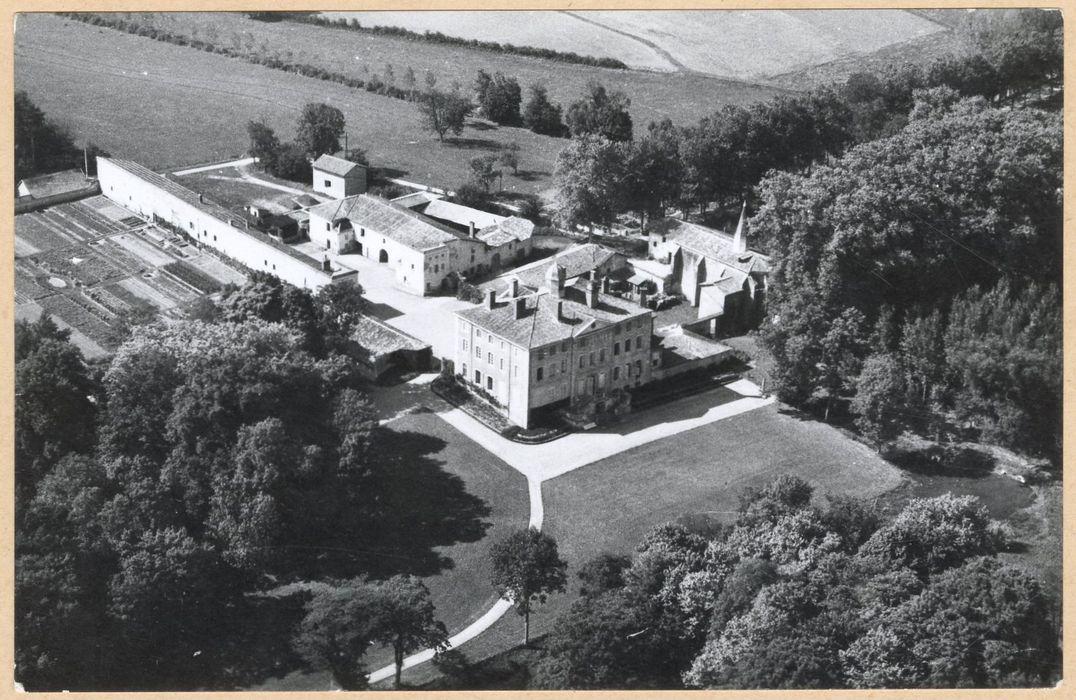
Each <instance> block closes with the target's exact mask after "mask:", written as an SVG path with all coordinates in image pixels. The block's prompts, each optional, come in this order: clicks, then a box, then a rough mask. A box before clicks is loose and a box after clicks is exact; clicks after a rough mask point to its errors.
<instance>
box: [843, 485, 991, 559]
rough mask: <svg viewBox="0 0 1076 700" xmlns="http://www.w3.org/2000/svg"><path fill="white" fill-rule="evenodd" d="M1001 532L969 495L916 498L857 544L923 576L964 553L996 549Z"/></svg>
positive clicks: (867, 554) (872, 554)
mask: <svg viewBox="0 0 1076 700" xmlns="http://www.w3.org/2000/svg"><path fill="white" fill-rule="evenodd" d="M1003 544H1004V537H1003V535H1002V534H1001V532H1000V531H999V530H998V529H997V528H996V526H995V524H994V523H993V521H991V520H990V517H989V515H988V513H987V511H986V508H984V507H983V505H982V504H981V503H980V502H979V499H978V498H975V497H974V496H960V497H957V496H954V495H952V494H945V495H943V496H938V497H936V498H917V499H913V500H911V501H909V502H908V505H906V506H905V507H904V510H902V511H901V512H900V514H899V515H898V516H897V517H896V518H895V519H894V520H893V521H892V522H891V523H889V524H887V525H885V526H884V527H882V528H881V529H879V530H878V531H877V532H875V533H874V534H873V535H872V536H871V538H870V539H869V540H867V541H866V542H865V543H864V544H863V547H862V548H861V549H860V554H861V555H862V556H865V557H874V558H877V559H879V560H880V561H882V562H884V563H885V564H886V565H887V566H896V567H900V566H906V567H908V568H909V569H911V570H912V571H914V572H916V573H917V574H919V576H920V577H921V578H926V577H927V576H929V575H931V574H935V573H938V572H939V571H943V570H945V569H949V568H952V567H954V566H958V565H960V564H961V563H962V562H964V561H966V560H967V559H970V558H973V557H977V556H983V555H990V554H996V553H997V552H998V551H999V550H1000V549H1001V547H1002V546H1003Z"/></svg>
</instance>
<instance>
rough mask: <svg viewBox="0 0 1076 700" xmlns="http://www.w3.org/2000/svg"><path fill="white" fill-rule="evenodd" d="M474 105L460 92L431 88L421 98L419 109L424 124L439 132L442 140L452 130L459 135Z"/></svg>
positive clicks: (429, 129)
mask: <svg viewBox="0 0 1076 700" xmlns="http://www.w3.org/2000/svg"><path fill="white" fill-rule="evenodd" d="M473 109H474V105H473V104H471V101H470V100H468V99H467V98H466V97H464V96H462V95H460V94H459V93H458V92H456V91H453V92H444V91H442V90H437V89H434V88H431V89H429V90H427V91H426V92H425V93H423V95H422V96H421V97H420V98H419V110H420V112H421V113H422V124H423V126H424V127H425V128H426V129H427V130H428V131H430V132H432V133H434V134H437V138H438V140H440V141H444V140H445V134H447V133H449V132H451V133H452V134H454V135H456V136H459V135H460V134H462V133H463V126H464V123H465V122H466V120H467V116H468V115H469V114H470V113H471V111H472V110H473Z"/></svg>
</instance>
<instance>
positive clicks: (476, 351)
mask: <svg viewBox="0 0 1076 700" xmlns="http://www.w3.org/2000/svg"><path fill="white" fill-rule="evenodd" d="M474 356H475V357H482V348H480V347H478V346H477V345H475V346H474Z"/></svg>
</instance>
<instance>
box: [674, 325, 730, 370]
mask: <svg viewBox="0 0 1076 700" xmlns="http://www.w3.org/2000/svg"><path fill="white" fill-rule="evenodd" d="M657 336H658V343H657V344H658V347H660V348H661V363H662V366H664V367H666V368H668V367H670V366H675V365H678V364H682V363H684V362H690V361H691V360H701V359H703V358H706V357H715V356H718V355H723V354H725V353H727V352H729V351H730V348H729V347H728V346H727V345H722V344H721V343H719V342H717V341H716V340H711V339H709V338H705V337H703V336H701V335H696V334H695V333H692V332H691V331H685V330H684V329H683V328H680V327H677V328H676V329H674V330H670V331H668V332H665V333H663V332H661V331H658V333H657Z"/></svg>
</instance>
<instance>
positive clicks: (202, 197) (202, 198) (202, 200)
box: [198, 192, 205, 204]
mask: <svg viewBox="0 0 1076 700" xmlns="http://www.w3.org/2000/svg"><path fill="white" fill-rule="evenodd" d="M198 203H199V204H205V195H204V194H202V193H201V192H199V193H198Z"/></svg>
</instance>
